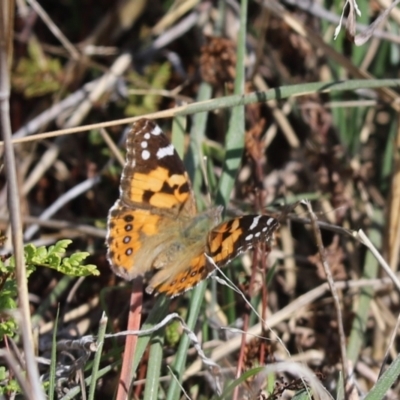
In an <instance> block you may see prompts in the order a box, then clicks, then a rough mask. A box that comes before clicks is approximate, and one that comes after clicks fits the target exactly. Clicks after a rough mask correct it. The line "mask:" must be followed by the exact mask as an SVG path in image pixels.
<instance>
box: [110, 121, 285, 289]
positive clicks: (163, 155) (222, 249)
mask: <svg viewBox="0 0 400 400" xmlns="http://www.w3.org/2000/svg"><path fill="white" fill-rule="evenodd" d="M221 213H222V207H216V208H212V209H210V210H207V211H205V212H203V213H198V212H197V209H196V204H195V198H194V194H193V192H192V190H191V185H190V180H189V178H188V175H187V172H186V170H185V168H184V166H183V163H182V161H181V159H180V158H179V156H178V154H177V153H176V151H175V149H174V147H173V146H172V145H171V144H170V143H169V141H168V139H167V137H166V136H165V135H164V134H163V133H162V131H161V129H160V128H159V127H158V126H157V125H156V124H155V123H154V122H152V121H150V120H146V119H141V120H139V121H137V122H136V123H135V124H134V126H133V128H132V130H131V131H130V133H129V134H128V138H127V155H126V164H125V166H124V169H123V173H122V176H121V186H120V198H119V199H118V200H117V201H116V203H115V204H114V206H113V207H112V208H111V210H110V213H109V217H108V234H107V244H108V253H107V256H108V259H109V262H110V264H111V267H112V269H113V270H114V272H115V273H116V274H118V275H120V276H121V277H123V278H124V279H127V280H131V279H133V278H135V277H137V276H146V277H150V280H149V284H148V286H147V288H146V291H147V292H148V293H152V292H154V291H155V292H157V293H164V294H166V295H168V296H171V297H173V296H177V295H179V294H181V293H183V292H185V291H186V290H188V289H190V288H192V287H193V286H195V285H197V284H198V283H199V282H200V281H202V280H204V279H206V278H207V277H208V276H209V275H210V273H211V272H212V271H213V270H214V269H215V265H218V266H219V267H222V266H224V265H225V264H226V263H228V262H229V261H230V260H231V259H232V258H234V257H236V256H237V255H238V254H240V253H242V252H243V251H246V250H247V249H248V248H251V247H253V246H254V245H255V244H257V243H259V242H267V243H268V242H269V241H270V239H271V237H272V233H273V231H274V230H275V229H276V228H277V226H278V222H277V221H276V220H275V219H274V218H271V217H267V216H262V215H253V216H244V217H238V218H235V219H232V220H230V221H227V222H223V223H220V220H221ZM246 230H247V231H248V232H246ZM206 255H208V256H209V257H206ZM210 260H212V262H211V261H210Z"/></svg>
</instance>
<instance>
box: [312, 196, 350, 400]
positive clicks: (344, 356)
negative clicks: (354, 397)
mask: <svg viewBox="0 0 400 400" xmlns="http://www.w3.org/2000/svg"><path fill="white" fill-rule="evenodd" d="M305 204H306V206H307V209H308V213H309V216H310V219H311V226H312V228H313V231H314V236H315V242H316V244H317V247H318V252H319V255H320V257H321V262H322V265H323V267H324V270H325V274H326V279H327V281H328V284H329V288H330V290H331V293H332V297H333V303H334V304H335V309H336V317H337V323H338V333H339V338H340V352H341V355H342V357H341V359H342V370H343V371H342V372H343V384H344V393H345V397H346V398H347V394H346V393H347V391H346V387H347V383H348V379H349V373H348V365H349V364H348V360H347V353H346V335H345V333H344V328H343V317H342V310H341V309H340V301H339V295H338V292H337V289H336V286H335V281H334V280H333V277H332V273H331V269H330V267H329V263H328V260H327V259H326V254H325V248H324V245H323V243H322V236H321V230H320V229H319V226H318V224H317V217H316V216H315V214H314V212H313V210H312V207H311V204H310V202H308V201H306V202H305Z"/></svg>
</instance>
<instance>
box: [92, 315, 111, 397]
mask: <svg viewBox="0 0 400 400" xmlns="http://www.w3.org/2000/svg"><path fill="white" fill-rule="evenodd" d="M107 321H108V318H107V317H106V315H105V313H103V315H102V317H101V319H100V324H99V331H98V334H97V350H96V353H95V355H94V360H93V366H92V379H91V381H90V387H89V397H88V400H94V392H95V390H96V382H97V380H98V379H99V376H98V372H99V366H100V360H101V355H102V353H103V345H104V336H105V334H106V329H107Z"/></svg>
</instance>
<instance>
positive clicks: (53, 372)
mask: <svg viewBox="0 0 400 400" xmlns="http://www.w3.org/2000/svg"><path fill="white" fill-rule="evenodd" d="M59 314H60V307H57V314H56V319H55V321H54V331H53V337H52V341H51V344H52V346H51V363H50V377H49V400H53V399H54V390H55V387H56V365H57V330H58V329H57V328H58V316H59Z"/></svg>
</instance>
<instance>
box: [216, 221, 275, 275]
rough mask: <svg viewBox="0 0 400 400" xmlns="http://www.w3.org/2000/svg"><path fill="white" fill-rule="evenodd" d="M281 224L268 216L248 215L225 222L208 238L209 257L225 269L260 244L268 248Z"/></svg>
mask: <svg viewBox="0 0 400 400" xmlns="http://www.w3.org/2000/svg"><path fill="white" fill-rule="evenodd" d="M278 226H279V223H278V221H277V220H276V219H275V218H272V217H268V216H266V215H246V216H243V217H238V218H234V219H231V220H229V221H226V222H223V223H222V224H219V225H218V226H217V227H215V228H214V229H213V230H212V231H211V232H210V233H209V236H208V247H209V255H210V257H211V258H212V259H213V260H214V262H215V264H217V265H218V266H219V267H223V266H224V265H226V264H227V263H228V262H229V261H231V260H232V259H233V258H235V257H237V256H238V255H239V254H241V253H243V252H245V251H246V250H248V249H250V248H252V247H254V246H256V245H257V244H259V243H266V244H267V246H268V248H269V246H270V241H271V239H272V236H273V233H274V231H275V230H276V229H277V228H278Z"/></svg>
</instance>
